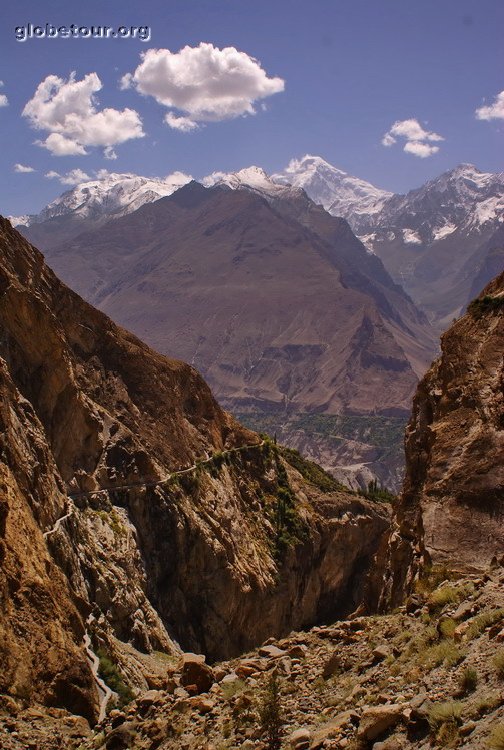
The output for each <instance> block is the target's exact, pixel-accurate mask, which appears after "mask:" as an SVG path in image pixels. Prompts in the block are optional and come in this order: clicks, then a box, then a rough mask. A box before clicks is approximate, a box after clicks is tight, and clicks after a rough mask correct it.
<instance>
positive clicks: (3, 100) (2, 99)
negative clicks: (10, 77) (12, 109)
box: [0, 94, 9, 107]
mask: <svg viewBox="0 0 504 750" xmlns="http://www.w3.org/2000/svg"><path fill="white" fill-rule="evenodd" d="M8 103H9V100H8V99H7V97H6V96H5V94H0V107H6V106H7V105H8Z"/></svg>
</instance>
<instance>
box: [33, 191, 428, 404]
mask: <svg viewBox="0 0 504 750" xmlns="http://www.w3.org/2000/svg"><path fill="white" fill-rule="evenodd" d="M282 203H285V208H284V210H283V211H282V213H280V211H279V210H276V209H277V208H280V207H281V206H282ZM306 204H308V205H309V206H313V204H311V202H310V201H308V199H306V198H305V200H304V202H303V206H302V210H303V211H304V214H305V215H307V214H308V213H309V211H308V210H307V205H306ZM315 208H316V207H315V206H313V209H315ZM288 209H290V211H289V210H288ZM293 212H294V213H296V214H299V212H300V207H299V205H290V206H289V201H285V202H282V201H279V202H277V203H276V204H275V207H272V206H271V205H270V204H269V203H268V202H267V201H266V200H264V199H263V198H262V197H260V196H257V195H254V194H252V193H250V192H249V191H247V190H242V191H231V190H227V189H222V188H213V189H204V188H202V187H201V186H199V185H198V184H197V183H192V184H191V185H189V186H186V187H185V188H183V189H181V190H179V191H178V192H177V193H175V194H174V195H173V196H170V197H169V198H167V199H163V200H161V201H157V202H156V203H155V204H153V205H150V206H144V207H142V208H141V209H140V210H139V211H137V212H135V213H134V214H131V215H129V216H126V217H123V218H122V219H119V220H116V221H114V222H110V223H109V224H108V225H107V226H106V227H103V228H101V229H100V230H99V231H97V232H92V233H90V234H87V235H81V236H80V237H79V238H77V239H76V240H75V241H74V242H72V243H70V244H69V245H67V244H64V245H62V246H60V248H59V249H58V250H56V251H54V250H53V251H51V252H49V253H48V257H49V259H50V262H51V264H52V265H53V267H55V268H56V270H57V271H58V273H61V274H62V276H63V278H65V279H66V280H67V281H68V282H69V283H71V284H72V285H73V286H74V287H75V288H76V289H77V290H78V291H79V292H81V293H83V294H84V295H85V296H87V297H88V298H89V299H90V300H91V301H93V302H94V303H95V304H99V306H100V307H101V308H102V309H103V310H104V311H106V312H107V313H108V314H110V315H111V316H112V317H113V318H115V319H116V320H118V321H120V322H121V323H122V324H124V325H126V326H127V327H129V328H130V329H132V330H133V331H135V332H136V333H137V334H139V335H141V336H142V337H144V338H146V340H148V341H149V343H150V344H152V345H153V346H154V347H155V348H157V349H158V350H160V351H163V352H172V353H175V354H176V355H177V356H179V357H181V358H182V359H185V360H186V361H190V362H192V363H193V364H194V365H195V366H196V367H197V368H198V369H199V370H200V371H201V372H202V373H203V375H204V376H205V377H206V378H207V380H208V381H209V383H210V385H211V386H212V388H213V389H214V391H215V392H216V395H217V396H218V397H219V399H220V400H221V402H222V403H224V404H225V405H226V406H228V407H233V408H235V409H241V410H243V408H244V407H259V408H265V409H270V410H275V409H286V410H287V411H289V410H290V411H295V410H303V409H306V410H313V409H317V410H319V411H325V412H328V413H339V412H341V411H349V412H354V413H365V412H366V413H367V412H378V413H387V412H392V413H394V412H396V413H397V412H400V411H403V412H404V411H406V410H407V409H408V402H409V397H410V395H411V393H412V390H413V387H414V383H415V380H416V378H415V372H414V370H417V371H418V370H419V369H420V368H421V367H422V364H423V363H425V360H426V358H427V357H428V354H429V352H428V346H429V344H431V345H432V339H429V336H428V334H426V325H425V322H424V321H423V322H422V320H421V317H420V316H419V314H418V313H417V312H416V311H415V309H414V307H413V305H412V304H411V302H409V301H408V299H407V298H406V297H405V295H404V294H401V292H400V291H399V288H398V287H395V285H394V284H393V283H392V282H391V281H390V278H389V277H388V276H387V274H386V272H385V271H384V269H383V266H382V265H381V263H380V261H378V260H377V259H376V258H374V259H373V261H374V264H375V265H377V266H378V269H375V268H373V269H372V270H371V269H369V268H366V267H365V266H366V262H367V263H368V264H369V262H368V254H367V253H366V252H365V250H364V248H363V247H362V245H361V244H360V243H359V242H358V240H356V239H355V237H354V236H353V235H352V233H351V232H350V230H349V229H348V226H347V224H346V222H344V221H342V220H339V219H335V218H334V217H330V216H329V214H326V213H325V212H323V211H321V209H318V210H317V211H316V212H315V213H322V214H325V217H326V220H327V222H329V223H330V225H331V226H330V228H328V227H325V226H324V228H323V229H319V226H318V225H322V220H321V218H320V217H317V219H310V221H308V220H306V226H303V225H302V224H301V223H300V222H299V221H296V219H295V218H294V217H293V216H292V213H293ZM288 214H290V215H288ZM303 218H304V217H303ZM317 222H318V225H317ZM345 253H346V257H345ZM352 256H353V257H352ZM373 271H374V272H375V273H376V274H378V272H379V273H381V274H382V278H381V279H380V278H377V279H374V280H372V278H371V274H372V272H373ZM387 284H388V288H387ZM387 294H389V295H390V296H391V297H392V299H389V298H388V297H387ZM412 329H416V330H415V331H414V330H412ZM422 333H423V337H422ZM418 342H420V343H418ZM410 352H414V354H413V353H411V354H410ZM421 353H422V354H423V361H422V363H420V361H419V360H420V359H421ZM392 374H393V376H392Z"/></svg>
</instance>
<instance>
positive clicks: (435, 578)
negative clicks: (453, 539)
mask: <svg viewBox="0 0 504 750" xmlns="http://www.w3.org/2000/svg"><path fill="white" fill-rule="evenodd" d="M452 579H453V573H452V572H451V571H450V570H448V568H447V567H446V566H445V565H442V566H439V565H438V566H433V567H425V568H424V570H423V571H422V573H421V575H420V577H419V578H418V580H417V581H416V582H415V591H416V593H417V594H422V595H424V596H428V595H429V594H430V593H431V592H432V591H434V590H435V589H437V588H438V586H440V584H442V583H443V582H444V581H450V580H452Z"/></svg>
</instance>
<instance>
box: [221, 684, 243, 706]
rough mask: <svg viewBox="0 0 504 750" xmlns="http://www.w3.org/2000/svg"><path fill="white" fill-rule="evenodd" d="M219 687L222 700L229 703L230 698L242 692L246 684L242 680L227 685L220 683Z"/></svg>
mask: <svg viewBox="0 0 504 750" xmlns="http://www.w3.org/2000/svg"><path fill="white" fill-rule="evenodd" d="M220 686H221V689H222V694H223V696H224V698H225V699H226V700H227V701H230V700H231V698H234V696H235V695H237V694H238V693H241V692H243V690H245V688H246V687H247V684H246V682H244V681H243V680H233V682H228V683H226V682H221V683H220Z"/></svg>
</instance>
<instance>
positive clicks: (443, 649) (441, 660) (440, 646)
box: [420, 640, 465, 669]
mask: <svg viewBox="0 0 504 750" xmlns="http://www.w3.org/2000/svg"><path fill="white" fill-rule="evenodd" d="M464 658H465V653H464V652H463V651H462V650H461V649H460V648H458V647H457V646H456V645H455V644H454V643H453V641H451V640H442V641H440V642H439V643H436V645H434V646H431V647H430V648H428V649H427V651H424V652H423V653H421V654H420V662H421V663H422V664H424V665H425V666H426V667H428V668H430V669H433V668H434V667H440V666H441V665H442V664H443V665H444V666H446V667H454V666H455V665H456V664H459V663H460V662H461V661H462V660H463V659H464Z"/></svg>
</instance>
